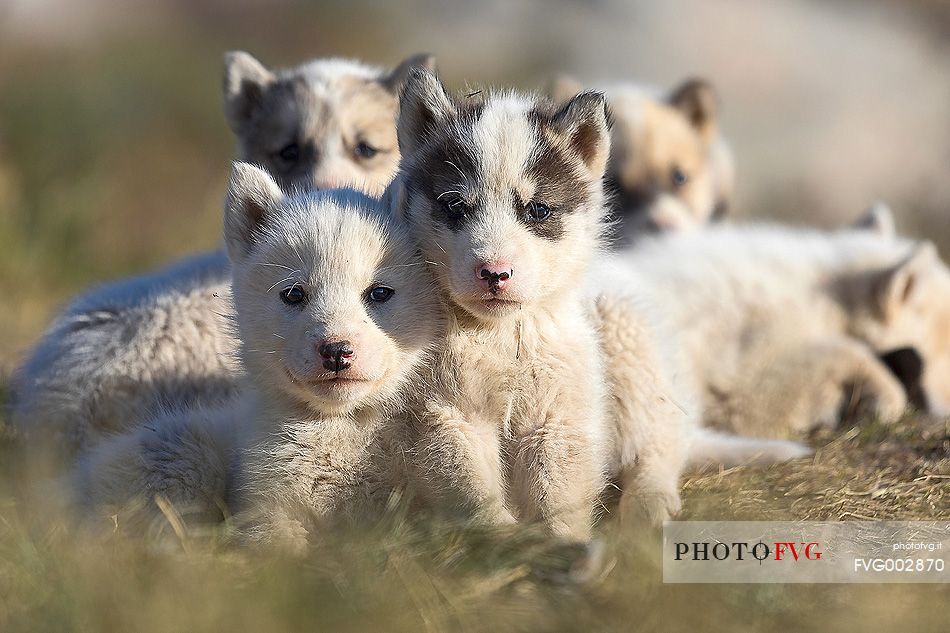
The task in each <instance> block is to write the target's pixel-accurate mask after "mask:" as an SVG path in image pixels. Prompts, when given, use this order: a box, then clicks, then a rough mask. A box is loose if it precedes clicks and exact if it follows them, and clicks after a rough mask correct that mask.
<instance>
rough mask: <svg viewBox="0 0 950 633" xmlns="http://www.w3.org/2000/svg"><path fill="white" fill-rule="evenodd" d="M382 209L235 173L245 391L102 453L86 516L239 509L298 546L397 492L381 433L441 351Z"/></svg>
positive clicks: (80, 485) (397, 469)
mask: <svg viewBox="0 0 950 633" xmlns="http://www.w3.org/2000/svg"><path fill="white" fill-rule="evenodd" d="M381 207H382V205H381V203H379V202H378V201H376V200H373V199H371V198H368V197H366V196H365V195H363V194H359V193H356V192H353V191H349V190H337V191H328V192H319V193H312V194H297V195H294V196H284V195H283V194H282V193H281V191H280V189H279V188H278V186H277V184H276V183H275V182H274V180H273V179H272V178H271V177H270V176H269V175H268V174H266V173H265V172H263V171H261V170H260V169H258V168H256V167H252V166H250V165H246V164H242V163H237V164H236V165H235V167H234V171H233V174H232V178H231V185H230V193H229V202H228V206H227V211H226V217H225V242H226V245H227V250H228V254H229V256H230V258H231V262H232V267H233V299H234V305H235V310H236V323H237V327H238V331H239V333H240V338H241V341H242V347H241V354H242V359H243V361H244V364H245V366H246V368H247V386H246V387H245V388H244V389H243V390H242V394H241V395H240V396H239V397H237V398H235V399H234V400H233V401H232V402H229V403H227V404H224V405H222V406H220V407H218V408H211V409H209V408H196V409H189V408H181V409H179V410H178V411H177V412H170V413H168V414H165V415H161V416H157V417H153V418H152V419H150V420H148V421H147V422H145V423H144V424H141V425H136V426H137V427H138V428H136V429H135V430H133V431H130V432H127V433H126V434H123V435H120V436H117V437H115V438H112V439H109V440H106V441H103V442H102V443H100V444H99V445H98V446H97V447H96V448H95V449H94V450H92V451H91V452H90V453H89V455H88V456H87V457H85V458H84V459H82V460H81V462H80V465H79V467H78V469H77V474H76V480H75V484H76V488H77V496H78V499H79V502H80V504H81V505H83V506H84V507H85V508H86V509H87V511H91V512H94V513H96V514H101V513H103V512H104V513H105V514H106V515H109V514H117V516H118V520H119V521H120V522H121V523H122V527H128V526H138V525H140V524H141V523H142V522H146V523H150V522H151V521H152V520H154V519H160V511H164V512H166V513H168V512H174V513H179V514H184V515H186V518H190V519H191V520H203V521H215V520H220V519H221V518H222V516H226V512H229V511H237V512H238V513H239V516H238V519H239V520H238V521H237V524H238V525H239V526H240V528H241V529H242V531H243V533H244V536H245V537H247V538H250V539H253V540H278V541H289V542H291V543H293V544H299V543H301V542H302V541H303V540H304V539H305V538H306V535H307V534H308V533H309V532H311V531H312V530H313V528H314V526H315V525H318V524H319V523H320V522H321V521H330V520H332V519H333V518H334V517H336V516H339V515H343V514H346V513H347V512H349V511H353V509H354V508H365V505H366V504H375V503H378V502H381V501H382V502H384V501H385V500H386V499H387V498H388V495H389V493H390V492H391V491H393V490H394V489H397V488H398V487H399V486H400V485H402V484H404V482H405V467H404V466H403V465H402V464H401V462H402V461H403V459H404V457H403V456H402V454H401V453H400V452H399V450H398V448H396V445H395V444H393V442H395V438H397V437H398V436H399V433H400V430H401V429H404V428H405V427H406V423H405V420H401V422H400V425H399V426H398V427H397V426H394V424H391V423H390V422H391V421H392V420H393V419H396V418H397V417H398V416H397V414H398V413H399V412H400V411H401V410H402V409H403V408H404V405H405V403H406V395H405V394H404V388H405V387H406V385H407V383H409V382H410V381H412V380H413V378H414V376H415V375H416V373H417V372H418V371H419V369H420V367H421V365H422V364H423V363H424V362H425V359H426V358H427V355H428V353H429V351H430V348H431V347H432V346H433V345H434V344H436V343H437V342H440V340H441V336H440V332H441V321H440V319H441V317H442V308H441V306H440V304H439V301H438V298H437V293H436V292H435V290H434V288H433V287H432V284H431V278H430V276H429V275H428V273H427V271H426V270H425V267H424V265H423V263H422V261H421V259H419V258H418V256H417V255H416V252H415V248H414V244H413V243H412V242H411V241H410V240H409V238H408V237H407V235H406V232H405V231H404V230H403V229H402V228H401V227H399V226H395V225H394V224H393V223H392V222H390V221H389V219H388V214H387V213H386V212H385V211H384V210H383V209H382V208H381ZM156 497H157V503H156ZM159 523H161V524H164V520H163V519H161V520H160V521H159Z"/></svg>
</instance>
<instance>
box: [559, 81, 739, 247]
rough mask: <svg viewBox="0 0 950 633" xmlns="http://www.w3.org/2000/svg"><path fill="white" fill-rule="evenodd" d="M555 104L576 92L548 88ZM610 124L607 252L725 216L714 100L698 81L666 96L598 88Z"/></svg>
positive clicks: (729, 166)
mask: <svg viewBox="0 0 950 633" xmlns="http://www.w3.org/2000/svg"><path fill="white" fill-rule="evenodd" d="M549 90H550V94H551V96H552V98H553V99H554V100H555V101H557V102H559V103H563V102H565V101H566V100H567V99H570V98H571V97H572V96H574V95H575V94H577V93H578V92H580V91H581V90H583V86H582V85H581V84H580V83H579V82H578V81H576V80H575V79H572V78H570V77H566V76H562V77H558V78H557V79H555V80H554V82H552V84H551V87H550V89H549ZM604 92H605V94H606V95H607V100H608V103H609V104H610V112H611V116H612V118H613V127H612V131H611V151H610V161H609V163H608V168H607V184H608V193H609V195H610V202H611V206H612V211H613V213H612V216H613V219H615V220H616V221H617V226H616V229H617V231H616V235H615V236H614V237H615V240H614V244H615V245H616V246H623V245H626V244H628V243H630V242H631V241H632V240H634V239H635V238H636V237H637V236H638V235H642V234H649V233H656V232H660V231H678V230H685V229H690V228H694V227H700V226H703V225H705V224H708V223H711V222H716V221H718V220H720V219H722V218H723V217H725V216H726V215H727V213H728V210H729V205H730V202H731V198H732V192H733V183H734V161H733V157H732V152H731V150H730V148H729V145H728V144H727V143H726V141H725V139H724V138H723V137H722V136H721V134H720V131H719V122H718V110H719V108H718V98H717V95H716V92H715V89H714V88H713V86H712V84H710V83H709V82H708V81H705V80H702V79H690V80H688V81H685V82H683V83H682V84H680V85H679V86H677V87H676V88H675V89H673V90H672V91H670V93H669V94H667V95H662V94H660V93H659V91H657V90H652V89H649V88H646V87H642V86H637V85H634V84H629V83H621V84H614V85H609V86H607V87H605V89H604Z"/></svg>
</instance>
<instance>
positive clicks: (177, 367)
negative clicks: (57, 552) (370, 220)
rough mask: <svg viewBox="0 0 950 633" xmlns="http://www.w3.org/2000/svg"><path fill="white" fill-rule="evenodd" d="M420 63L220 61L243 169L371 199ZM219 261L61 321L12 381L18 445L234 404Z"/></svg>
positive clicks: (78, 304) (84, 305) (101, 295)
mask: <svg viewBox="0 0 950 633" xmlns="http://www.w3.org/2000/svg"><path fill="white" fill-rule="evenodd" d="M433 66H434V60H433V58H432V56H430V55H416V56H413V57H410V58H408V59H406V60H405V61H403V62H402V63H401V64H400V65H399V66H397V67H396V68H395V70H391V71H390V70H383V69H380V68H375V67H371V66H367V65H365V64H363V63H360V62H357V61H352V60H344V59H318V60H314V61H311V62H308V63H305V64H302V65H300V66H297V67H294V68H290V69H287V70H280V71H274V70H270V69H268V68H266V67H265V66H264V65H263V64H261V63H260V62H259V61H257V60H256V59H255V58H254V57H252V56H251V55H249V54H248V53H244V52H232V53H228V54H226V55H225V71H224V86H223V92H224V111H225V114H226V117H227V120H228V123H229V125H230V127H231V129H232V131H233V132H234V134H235V136H236V138H237V141H238V155H239V157H240V158H242V159H244V160H246V161H250V162H254V163H257V164H260V165H262V166H264V167H266V168H267V169H269V170H270V171H271V173H272V174H273V175H274V178H275V179H276V180H277V182H278V183H279V185H280V186H281V187H282V188H283V189H284V190H299V189H303V190H309V189H314V188H317V189H319V188H325V187H334V186H339V185H342V184H350V185H352V186H355V187H360V188H362V189H363V190H365V191H367V192H369V193H371V194H379V193H380V192H382V190H383V189H384V188H385V187H386V185H387V184H388V183H389V181H390V180H391V179H392V176H393V175H394V173H395V171H396V168H397V166H398V163H399V149H398V145H397V142H396V130H395V126H396V115H397V111H398V94H399V90H400V87H401V85H402V83H403V81H404V80H405V78H406V76H407V74H408V72H409V70H410V69H412V68H416V67H424V68H428V69H431V68H432V67H433ZM229 281H230V270H229V264H228V259H227V257H226V256H225V254H224V253H223V252H221V251H214V252H209V253H203V254H200V255H198V256H195V257H193V258H190V259H187V260H185V261H182V262H179V263H176V264H174V265H172V266H171V267H169V268H166V269H164V270H161V271H159V272H156V273H152V274H147V275H144V276H141V277H136V278H132V279H125V280H121V281H118V282H115V283H111V284H107V285H104V286H101V287H99V288H97V289H94V290H92V291H90V292H87V293H85V294H83V295H81V296H80V297H79V298H77V299H76V300H75V301H74V302H73V303H72V305H70V306H69V307H67V308H66V309H65V310H64V311H63V313H62V314H60V315H59V316H58V317H57V318H56V319H55V321H54V322H53V324H52V325H51V326H50V328H49V329H48V330H47V331H46V333H45V334H44V335H43V338H42V340H41V341H40V342H39V344H38V345H37V347H36V348H35V349H34V350H33V351H32V352H31V354H30V355H29V357H28V358H27V359H26V361H25V362H24V363H23V365H22V366H20V367H19V368H18V369H17V371H16V372H15V374H14V377H13V381H12V402H11V421H12V424H13V426H14V428H16V429H17V431H18V433H19V434H21V435H22V436H23V437H24V438H25V439H26V441H27V442H28V444H30V445H33V444H42V445H44V446H47V447H53V448H55V449H56V453H57V454H65V455H71V454H73V453H75V452H76V451H77V450H80V449H82V448H84V447H87V446H89V445H90V444H93V443H95V441H96V440H97V438H99V437H101V436H102V435H103V434H108V433H113V432H117V431H122V430H125V427H124V425H125V424H127V423H128V422H129V421H132V420H140V419H142V417H143V415H144V414H145V413H146V411H147V410H149V409H151V408H152V407H154V406H156V405H157V404H161V403H162V402H166V401H167V402H171V401H173V402H175V403H176V404H178V405H180V404H181V403H182V402H195V403H197V402H214V401H217V400H220V399H222V398H225V397H227V396H229V395H230V394H232V393H233V391H234V389H235V385H236V378H235V376H236V372H237V370H238V367H237V362H236V361H235V354H234V352H235V350H236V347H237V343H236V341H235V339H234V336H233V334H232V328H231V326H230V324H229V323H228V322H227V319H225V318H224V317H222V316H221V313H224V312H226V311H227V304H228V293H229Z"/></svg>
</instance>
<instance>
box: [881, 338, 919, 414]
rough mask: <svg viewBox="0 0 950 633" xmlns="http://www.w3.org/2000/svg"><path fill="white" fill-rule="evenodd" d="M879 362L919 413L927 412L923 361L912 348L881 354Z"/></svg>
mask: <svg viewBox="0 0 950 633" xmlns="http://www.w3.org/2000/svg"><path fill="white" fill-rule="evenodd" d="M881 362H882V363H884V364H885V365H886V366H887V368H888V369H890V370H891V373H892V374H894V376H895V377H896V378H897V379H898V380H899V381H900V382H901V384H902V385H903V386H904V391H905V392H906V393H907V399H908V400H909V401H910V403H911V404H912V405H914V406H915V407H916V408H917V409H918V410H920V411H926V410H927V394H926V392H925V391H924V387H923V382H922V380H923V377H924V359H923V357H922V356H921V355H920V353H919V352H917V350H916V349H914V348H913V347H901V348H899V349H895V350H892V351H890V352H886V353H884V354H881Z"/></svg>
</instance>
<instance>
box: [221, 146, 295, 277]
mask: <svg viewBox="0 0 950 633" xmlns="http://www.w3.org/2000/svg"><path fill="white" fill-rule="evenodd" d="M283 197H284V194H283V193H282V192H281V190H280V187H278V186H277V183H276V182H274V179H273V178H272V177H271V175H270V174H268V173H267V172H266V171H264V170H263V169H261V168H260V167H256V166H254V165H251V164H249V163H240V162H237V163H234V165H233V166H232V168H231V180H230V182H229V183H228V195H227V201H226V202H225V206H224V242H225V245H226V246H227V249H228V256H229V257H230V258H231V261H232V262H238V261H241V260H242V259H244V258H245V257H247V256H248V255H249V254H250V253H251V251H252V250H253V247H254V241H255V239H256V237H257V235H258V233H260V231H261V229H262V228H264V227H265V226H267V225H268V224H269V223H270V222H272V221H273V218H274V214H275V213H276V210H277V205H278V204H279V203H280V201H281V200H282V199H283Z"/></svg>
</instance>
